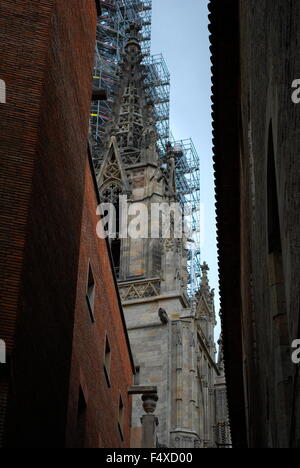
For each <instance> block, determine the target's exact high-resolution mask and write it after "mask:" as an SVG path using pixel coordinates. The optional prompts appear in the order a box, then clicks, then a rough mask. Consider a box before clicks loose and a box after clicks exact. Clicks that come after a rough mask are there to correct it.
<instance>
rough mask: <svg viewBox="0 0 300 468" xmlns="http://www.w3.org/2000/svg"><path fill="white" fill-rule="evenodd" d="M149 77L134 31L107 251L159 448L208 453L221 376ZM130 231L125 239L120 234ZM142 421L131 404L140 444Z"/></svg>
mask: <svg viewBox="0 0 300 468" xmlns="http://www.w3.org/2000/svg"><path fill="white" fill-rule="evenodd" d="M145 77H146V70H145V68H144V66H143V64H142V54H141V47H140V44H139V29H138V27H137V26H135V25H132V26H131V28H130V31H129V39H128V42H127V44H126V47H125V53H124V58H123V63H122V66H121V69H120V85H119V88H118V92H117V94H116V96H115V97H114V98H115V104H114V112H113V117H112V119H111V122H110V123H109V125H108V128H107V147H106V149H105V155H104V158H103V162H102V166H101V170H100V173H99V176H98V184H99V189H100V195H101V200H102V202H106V203H111V204H113V205H114V206H115V208H116V209H117V211H118V210H119V208H120V206H121V204H123V201H124V200H125V201H126V200H127V201H128V210H125V211H123V210H120V211H121V215H120V216H117V217H116V218H117V219H116V223H115V225H114V227H115V229H113V232H114V234H113V235H112V236H111V237H112V239H111V248H112V253H113V257H114V261H115V267H116V273H117V277H118V282H119V289H120V294H121V298H122V302H123V307H124V312H125V316H126V321H127V327H128V331H129V337H130V341H131V346H132V349H133V353H134V357H135V361H136V366H137V379H138V380H139V383H140V384H153V385H157V387H158V392H159V401H158V405H157V416H158V418H159V427H158V443H159V444H161V445H165V446H167V447H179V448H184V447H186V448H193V447H212V446H214V444H215V440H214V426H215V400H214V379H215V376H216V375H217V374H218V372H219V371H218V368H217V365H216V363H215V344H214V333H213V330H214V326H215V311H214V304H213V292H212V291H211V290H210V287H209V285H208V279H207V271H208V267H207V265H205V264H204V266H203V269H202V271H203V278H202V283H201V288H200V291H199V293H198V296H197V298H195V299H194V301H192V303H191V301H190V299H189V298H188V296H187V292H186V291H187V281H188V273H187V250H186V246H185V239H184V236H182V237H181V238H180V237H176V236H175V235H174V233H175V231H176V229H175V228H178V224H181V225H182V217H181V216H180V217H179V220H178V213H177V212H176V206H177V205H176V202H177V196H176V177H175V175H176V174H175V166H176V157H177V154H176V151H174V150H173V148H172V146H171V145H168V146H167V150H166V154H165V156H164V158H162V157H161V156H160V155H159V153H158V150H157V145H156V144H157V139H158V137H157V133H156V128H155V116H154V109H153V103H151V102H150V101H149V100H148V99H147V93H146V85H145ZM120 196H121V198H120ZM120 200H121V201H120ZM159 204H164V205H163V206H164V208H166V207H168V208H169V209H170V208H171V213H172V214H171V216H169V218H167V217H165V218H164V217H163V218H162V219H163V221H162V223H160V222H159V218H158V220H156V218H155V219H154V218H153V216H152V215H153V213H154V212H155V213H156V211H155V210H157V209H158V205H159ZM161 206H162V205H161ZM173 208H174V211H173ZM164 213H165V212H164ZM165 215H166V213H165V214H164V215H163V216H165ZM168 219H169V222H168ZM128 226H129V227H130V228H131V235H127V233H125V234H124V229H125V231H126V230H127V227H128ZM168 228H170V229H169V233H168ZM151 229H154V231H156V235H153V232H152V231H151ZM132 234H133V235H132ZM140 415H141V403H140V399H139V398H137V400H136V401H135V404H134V410H133V421H132V425H133V430H132V434H133V445H135V444H136V446H139V440H140V436H141V428H140V426H141V424H140Z"/></svg>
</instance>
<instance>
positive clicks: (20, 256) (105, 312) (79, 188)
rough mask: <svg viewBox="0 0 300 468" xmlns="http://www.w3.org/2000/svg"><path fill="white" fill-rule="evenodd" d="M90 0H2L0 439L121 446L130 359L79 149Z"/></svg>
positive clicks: (84, 126) (88, 85)
mask: <svg viewBox="0 0 300 468" xmlns="http://www.w3.org/2000/svg"><path fill="white" fill-rule="evenodd" d="M96 17H97V15H96V3H95V1H94V0H72V7H71V5H70V2H61V1H58V0H37V1H35V2H25V1H24V0H14V1H12V0H7V1H5V2H1V3H0V41H1V50H0V79H1V80H3V81H4V82H5V84H6V104H0V154H1V157H0V161H1V162H0V176H1V181H0V197H1V206H0V339H2V340H5V342H6V345H7V364H6V365H1V366H0V445H4V446H8V447H18V448H19V447H43V448H46V447H52V448H53V447H54V448H56V447H66V446H67V447H101V446H108V447H110V446H111V447H121V446H129V425H130V413H131V411H130V397H129V396H128V387H129V386H130V385H131V383H132V374H133V365H132V358H131V354H130V348H129V344H128V340H127V334H126V329H125V325H124V320H123V315H122V309H121V306H120V302H119V298H118V292H117V287H116V283H115V280H114V276H113V273H112V266H111V260H110V255H109V252H108V249H107V245H106V243H105V241H102V240H99V239H98V238H97V237H96V223H97V222H98V219H97V218H96V206H97V203H98V200H97V189H96V187H95V184H94V180H93V170H92V167H91V164H90V160H89V154H88V149H87V141H88V122H89V112H90V100H91V94H92V67H93V60H94V41H95V31H96Z"/></svg>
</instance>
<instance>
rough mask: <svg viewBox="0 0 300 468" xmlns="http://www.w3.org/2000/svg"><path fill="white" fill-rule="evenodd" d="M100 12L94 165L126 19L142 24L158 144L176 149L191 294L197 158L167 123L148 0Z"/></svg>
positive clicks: (121, 0)
mask: <svg viewBox="0 0 300 468" xmlns="http://www.w3.org/2000/svg"><path fill="white" fill-rule="evenodd" d="M101 9H102V14H101V16H100V17H99V18H98V25H97V42H96V60H95V68H94V86H95V87H96V88H104V89H106V90H107V94H108V99H107V101H98V102H94V103H93V105H92V112H91V131H92V138H93V149H94V151H93V156H94V163H95V168H96V170H97V169H99V168H100V165H101V161H102V156H103V155H102V154H101V153H102V149H103V145H102V142H103V140H104V138H105V125H106V123H107V122H108V121H109V119H110V116H111V110H112V106H113V97H114V94H115V92H116V90H117V87H118V80H119V79H118V69H119V65H120V63H121V59H122V54H123V52H124V46H125V44H126V39H127V32H126V31H127V29H128V26H129V24H130V23H132V22H135V23H137V24H139V25H140V26H141V47H142V53H143V64H144V66H145V68H146V72H147V76H146V79H145V85H146V93H147V95H148V96H149V99H150V100H151V101H152V102H153V103H154V112H155V117H156V119H155V120H156V126H157V130H158V135H159V141H158V148H159V150H160V153H161V157H162V159H163V158H164V155H165V149H166V145H167V142H168V141H170V142H171V143H172V145H173V148H174V149H176V150H177V152H178V157H177V163H176V164H177V189H178V195H179V199H180V201H181V203H182V204H185V205H189V206H190V211H191V213H190V215H189V216H188V222H189V224H190V226H191V229H192V236H191V237H192V238H191V239H190V241H191V242H190V243H189V245H188V249H189V251H188V270H189V278H190V281H189V294H190V295H191V296H192V295H193V294H194V293H195V291H196V290H197V289H198V288H199V284H200V276H201V267H200V264H201V261H200V161H199V156H198V154H197V151H196V149H195V147H194V144H193V142H192V140H180V141H176V140H175V139H174V138H173V136H172V134H171V133H170V128H169V114H170V74H169V71H168V69H167V66H166V63H165V61H164V59H163V56H162V55H154V56H151V55H150V48H151V18H152V0H110V1H101Z"/></svg>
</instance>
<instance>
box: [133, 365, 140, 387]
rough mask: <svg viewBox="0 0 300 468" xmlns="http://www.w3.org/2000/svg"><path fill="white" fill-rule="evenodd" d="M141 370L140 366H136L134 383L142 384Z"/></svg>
mask: <svg viewBox="0 0 300 468" xmlns="http://www.w3.org/2000/svg"><path fill="white" fill-rule="evenodd" d="M140 372H141V368H140V366H135V375H134V385H140V383H141V382H140V380H141V379H140Z"/></svg>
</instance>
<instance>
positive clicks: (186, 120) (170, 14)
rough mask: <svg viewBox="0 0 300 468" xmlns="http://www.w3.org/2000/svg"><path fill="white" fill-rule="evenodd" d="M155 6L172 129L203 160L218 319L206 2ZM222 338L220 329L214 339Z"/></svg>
mask: <svg viewBox="0 0 300 468" xmlns="http://www.w3.org/2000/svg"><path fill="white" fill-rule="evenodd" d="M152 3H153V18H152V51H151V53H152V54H158V53H162V54H163V56H164V58H165V60H166V63H167V66H168V68H169V71H170V73H171V116H170V117H171V118H170V126H171V130H172V132H173V135H174V137H175V139H186V138H190V137H191V138H192V139H193V141H194V144H195V146H196V149H197V151H198V153H199V156H200V164H201V203H203V204H204V209H205V226H204V244H203V246H202V249H201V260H202V262H203V261H206V262H207V263H208V264H209V267H210V272H209V278H210V284H211V287H212V288H215V290H216V311H217V315H218V313H219V294H218V268H217V248H216V226H215V198H214V177H213V161H212V128H211V71H210V67H211V63H210V51H209V45H210V44H209V31H208V7H207V5H208V0H184V1H182V0H152ZM218 333H219V327H218V329H217V330H216V338H218Z"/></svg>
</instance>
